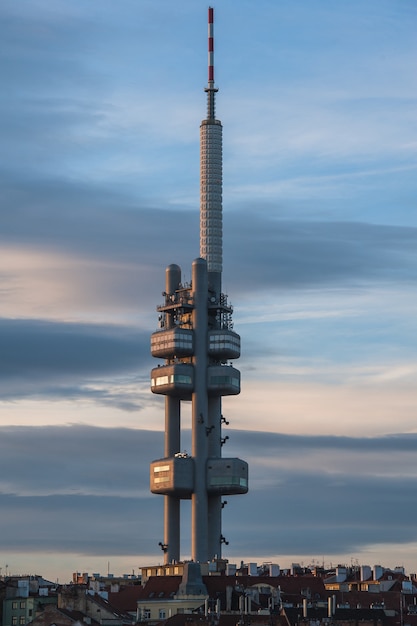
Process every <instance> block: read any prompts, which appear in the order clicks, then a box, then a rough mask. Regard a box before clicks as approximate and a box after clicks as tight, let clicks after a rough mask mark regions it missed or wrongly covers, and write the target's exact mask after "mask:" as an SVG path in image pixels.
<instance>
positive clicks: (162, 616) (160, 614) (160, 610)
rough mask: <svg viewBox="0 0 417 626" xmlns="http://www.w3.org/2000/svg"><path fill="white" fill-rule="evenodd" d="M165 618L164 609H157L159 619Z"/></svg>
mask: <svg viewBox="0 0 417 626" xmlns="http://www.w3.org/2000/svg"><path fill="white" fill-rule="evenodd" d="M165 618H166V611H165V609H159V619H165Z"/></svg>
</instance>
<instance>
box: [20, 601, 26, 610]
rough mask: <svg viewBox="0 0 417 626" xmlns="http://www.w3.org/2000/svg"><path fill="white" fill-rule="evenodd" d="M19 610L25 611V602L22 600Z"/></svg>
mask: <svg viewBox="0 0 417 626" xmlns="http://www.w3.org/2000/svg"><path fill="white" fill-rule="evenodd" d="M20 608H21V609H25V608H26V602H25V601H24V600H22V602H21V603H20Z"/></svg>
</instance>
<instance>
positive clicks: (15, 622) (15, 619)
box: [12, 615, 17, 626]
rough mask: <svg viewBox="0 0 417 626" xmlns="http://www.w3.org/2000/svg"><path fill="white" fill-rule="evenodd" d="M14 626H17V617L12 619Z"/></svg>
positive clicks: (14, 616)
mask: <svg viewBox="0 0 417 626" xmlns="http://www.w3.org/2000/svg"><path fill="white" fill-rule="evenodd" d="M12 625H13V626H16V625H17V616H16V615H13V617H12Z"/></svg>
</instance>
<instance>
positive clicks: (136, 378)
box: [0, 319, 151, 410]
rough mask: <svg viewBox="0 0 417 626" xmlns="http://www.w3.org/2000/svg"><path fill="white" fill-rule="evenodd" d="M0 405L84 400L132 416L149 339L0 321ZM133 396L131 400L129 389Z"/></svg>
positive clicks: (105, 329) (116, 329) (125, 331)
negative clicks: (46, 400) (0, 402)
mask: <svg viewBox="0 0 417 626" xmlns="http://www.w3.org/2000/svg"><path fill="white" fill-rule="evenodd" d="M0 342H1V345H2V350H1V355H0V389H1V393H2V400H3V402H5V401H12V400H13V401H14V400H20V401H21V400H24V399H25V398H37V399H40V398H45V399H54V398H55V399H64V398H67V399H85V400H89V399H90V400H94V401H96V402H98V403H99V404H107V405H110V406H117V407H119V408H123V409H125V410H138V409H140V408H141V406H142V405H143V403H142V400H141V399H140V396H139V393H138V390H139V389H140V382H141V380H140V374H141V372H142V371H143V370H144V369H145V370H146V372H148V370H149V369H150V367H151V359H150V355H149V335H148V333H143V332H140V331H138V330H137V329H132V328H128V327H125V326H116V325H99V324H71V323H58V322H51V321H39V320H16V319H14V320H12V319H0ZM133 383H135V384H136V386H137V390H136V393H135V394H132V391H131V386H132V384H133Z"/></svg>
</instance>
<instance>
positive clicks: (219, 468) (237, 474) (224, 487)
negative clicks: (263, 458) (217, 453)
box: [207, 458, 248, 496]
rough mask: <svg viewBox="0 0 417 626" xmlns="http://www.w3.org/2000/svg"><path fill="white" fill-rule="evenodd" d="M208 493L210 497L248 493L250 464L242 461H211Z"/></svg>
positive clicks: (209, 461)
mask: <svg viewBox="0 0 417 626" xmlns="http://www.w3.org/2000/svg"><path fill="white" fill-rule="evenodd" d="M207 491H208V493H209V494H210V495H214V494H217V495H222V496H231V495H237V494H241V493H247V492H248V464H247V463H246V461H242V460H241V459H238V458H235V459H225V458H221V459H209V460H208V463H207Z"/></svg>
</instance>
